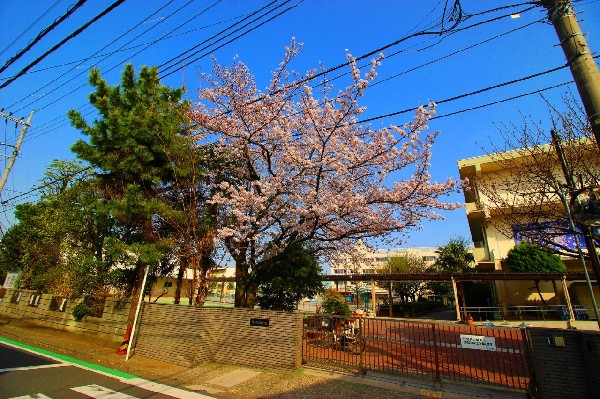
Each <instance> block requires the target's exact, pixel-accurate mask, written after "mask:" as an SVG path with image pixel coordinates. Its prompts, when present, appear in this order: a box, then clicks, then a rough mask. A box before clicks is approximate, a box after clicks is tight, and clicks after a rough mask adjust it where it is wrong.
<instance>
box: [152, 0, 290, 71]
mask: <svg viewBox="0 0 600 399" xmlns="http://www.w3.org/2000/svg"><path fill="white" fill-rule="evenodd" d="M277 1H278V0H273V1H272V2H270V3H269V4H267V5H266V6H264V7H262V8H259V9H258V10H256V11H253V12H252V13H250V14H248V16H246V17H245V18H243V19H242V20H241V21H238V22H236V23H235V24H232V25H230V26H228V27H227V28H225V29H222V30H221V31H219V32H217V33H215V34H214V35H212V36H211V37H209V38H208V39H206V40H203V41H202V42H200V43H198V44H197V45H195V46H193V47H191V48H189V49H187V50H185V51H184V52H182V53H180V54H179V55H176V56H175V57H172V58H171V59H169V60H167V61H165V62H163V63H162V64H160V65H158V66H157V68H158V69H159V70H161V69H162V70H163V71H167V70H168V69H170V68H172V67H173V66H174V65H171V66H167V65H168V64H170V63H174V62H176V60H177V59H178V58H181V57H191V56H194V55H196V54H197V53H198V52H200V51H202V50H204V49H205V48H206V47H203V48H202V49H200V50H198V51H196V52H194V53H192V54H188V53H189V52H190V51H192V50H195V49H196V48H198V47H200V46H201V45H203V44H204V43H206V42H208V41H210V40H212V39H214V38H216V37H218V36H219V35H221V34H222V33H225V32H226V31H228V30H230V29H231V28H232V27H234V26H236V25H238V24H240V23H242V22H243V21H245V20H247V19H248V18H251V17H253V16H254V15H256V14H258V13H259V12H261V11H263V10H264V9H266V8H268V7H270V6H271V5H273V4H274V3H276V2H277ZM290 1H291V0H287V1H285V2H284V3H282V4H279V5H277V6H276V7H275V8H274V9H277V8H279V7H281V6H283V5H284V4H286V3H289V2H290ZM272 11H273V10H271V11H269V12H268V13H267V14H269V13H270V12H272ZM267 14H265V15H267ZM259 18H262V16H261V17H259ZM251 22H254V21H251ZM245 26H247V25H244V26H242V27H245ZM239 29H241V28H238V29H236V30H234V31H233V32H237V31H238V30H239ZM233 32H232V33H233ZM232 33H230V34H232ZM230 34H229V35H230ZM227 36H228V35H227ZM227 36H225V37H227ZM220 40H222V39H220ZM211 45H212V43H211ZM163 67H165V68H164V69H163Z"/></svg>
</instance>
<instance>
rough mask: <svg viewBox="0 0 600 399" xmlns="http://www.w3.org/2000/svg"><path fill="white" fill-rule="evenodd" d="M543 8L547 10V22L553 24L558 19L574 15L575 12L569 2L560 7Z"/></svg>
mask: <svg viewBox="0 0 600 399" xmlns="http://www.w3.org/2000/svg"><path fill="white" fill-rule="evenodd" d="M545 7H546V8H548V20H549V21H550V22H551V23H553V24H554V23H555V22H556V20H558V19H559V18H564V17H568V16H571V15H575V10H574V9H573V6H572V5H571V3H570V2H566V3H565V4H560V5H554V6H551V8H550V7H548V6H545Z"/></svg>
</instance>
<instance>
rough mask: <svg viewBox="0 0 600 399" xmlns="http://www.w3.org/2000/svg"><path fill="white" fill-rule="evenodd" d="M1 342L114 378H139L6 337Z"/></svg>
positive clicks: (1, 338)
mask: <svg viewBox="0 0 600 399" xmlns="http://www.w3.org/2000/svg"><path fill="white" fill-rule="evenodd" d="M0 342H4V343H6V344H8V345H12V346H15V347H17V348H21V349H27V350H29V351H32V352H35V353H38V354H40V355H44V356H47V357H50V358H53V359H57V360H61V361H63V362H69V363H73V364H76V365H78V366H81V367H85V368H88V369H91V370H94V371H99V372H102V373H106V374H109V375H112V376H114V377H118V378H121V379H125V380H131V379H134V378H138V376H136V375H133V374H129V373H125V372H124V371H120V370H114V369H111V368H108V367H104V366H100V365H97V364H94V363H89V362H85V361H83V360H79V359H76V358H74V357H70V356H67V355H61V354H60V353H55V352H52V351H49V350H46V349H42V348H38V347H35V346H31V345H27V344H24V343H22V342H18V341H14V340H12V339H9V338H5V337H2V336H0Z"/></svg>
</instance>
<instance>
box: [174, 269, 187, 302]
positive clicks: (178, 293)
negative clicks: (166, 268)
mask: <svg viewBox="0 0 600 399" xmlns="http://www.w3.org/2000/svg"><path fill="white" fill-rule="evenodd" d="M184 272H185V265H179V270H178V271H177V283H176V286H175V300H174V302H175V304H176V305H179V302H181V286H182V285H183V274H184Z"/></svg>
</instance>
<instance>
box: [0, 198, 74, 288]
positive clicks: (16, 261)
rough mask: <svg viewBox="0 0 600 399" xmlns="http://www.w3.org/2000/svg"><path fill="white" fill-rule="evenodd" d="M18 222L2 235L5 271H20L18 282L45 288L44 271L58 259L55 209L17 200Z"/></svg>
mask: <svg viewBox="0 0 600 399" xmlns="http://www.w3.org/2000/svg"><path fill="white" fill-rule="evenodd" d="M15 217H16V218H17V220H18V221H19V222H18V224H16V225H14V226H12V227H11V228H10V229H9V230H8V231H7V232H6V234H5V235H4V237H3V239H2V263H3V268H4V269H5V270H6V271H20V272H21V275H20V277H19V281H18V285H19V286H20V287H22V288H26V289H33V290H37V291H40V292H42V291H45V290H46V287H47V286H48V285H50V282H49V281H47V280H46V277H45V276H46V273H47V271H49V270H51V269H52V267H54V266H55V265H56V264H58V263H59V261H60V259H61V248H63V247H64V246H63V245H62V241H63V234H62V232H61V231H60V229H59V227H58V225H57V224H56V223H55V222H56V217H55V212H54V210H53V209H52V208H51V207H50V206H49V205H48V204H47V203H39V204H29V203H26V204H20V205H17V207H16V209H15Z"/></svg>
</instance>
